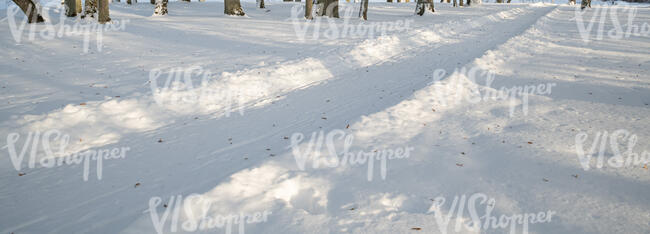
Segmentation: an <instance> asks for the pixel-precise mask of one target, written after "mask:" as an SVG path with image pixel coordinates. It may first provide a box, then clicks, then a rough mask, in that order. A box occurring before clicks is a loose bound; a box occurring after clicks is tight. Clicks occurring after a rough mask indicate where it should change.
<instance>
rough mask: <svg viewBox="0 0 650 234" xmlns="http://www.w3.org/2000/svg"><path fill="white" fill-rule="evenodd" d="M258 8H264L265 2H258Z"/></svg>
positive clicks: (261, 0) (260, 0)
mask: <svg viewBox="0 0 650 234" xmlns="http://www.w3.org/2000/svg"><path fill="white" fill-rule="evenodd" d="M257 7H259V8H264V0H257Z"/></svg>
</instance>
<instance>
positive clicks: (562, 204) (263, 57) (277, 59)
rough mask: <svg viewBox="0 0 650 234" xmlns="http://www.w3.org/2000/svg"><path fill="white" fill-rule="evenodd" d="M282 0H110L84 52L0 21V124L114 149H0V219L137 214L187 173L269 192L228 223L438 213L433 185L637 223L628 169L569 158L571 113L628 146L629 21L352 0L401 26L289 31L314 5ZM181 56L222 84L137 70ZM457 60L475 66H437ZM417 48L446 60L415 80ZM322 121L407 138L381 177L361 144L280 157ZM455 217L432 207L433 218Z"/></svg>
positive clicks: (558, 215)
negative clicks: (361, 156)
mask: <svg viewBox="0 0 650 234" xmlns="http://www.w3.org/2000/svg"><path fill="white" fill-rule="evenodd" d="M297 4H298V3H282V2H266V7H267V8H268V10H270V11H268V12H267V11H265V10H261V9H255V8H254V5H253V3H249V2H244V3H243V7H244V10H245V11H246V14H247V17H227V16H223V15H222V14H221V12H223V3H219V2H217V3H215V2H203V3H199V2H192V3H181V2H170V4H169V10H170V15H168V16H166V17H151V14H152V12H153V11H152V9H153V6H151V5H149V3H148V2H143V3H140V4H135V5H132V6H128V5H125V4H124V3H113V4H112V5H111V17H112V18H113V19H114V20H128V24H127V25H126V28H125V30H123V31H114V32H105V33H104V34H103V47H102V48H101V51H99V50H98V48H96V47H95V46H94V41H92V42H91V47H90V51H89V52H88V53H84V52H83V50H82V49H81V48H82V47H83V36H81V35H71V36H68V37H64V38H54V39H52V40H47V41H45V40H35V41H29V40H26V39H24V38H23V41H21V42H20V43H16V41H15V40H14V38H13V37H12V33H11V31H10V27H9V25H8V22H7V21H6V20H4V21H2V22H0V31H1V32H0V47H1V49H0V55H1V58H2V59H0V67H1V68H2V70H3V72H2V74H0V85H2V88H1V89H0V103H1V105H0V109H1V110H2V112H0V121H2V123H1V125H0V127H1V128H0V136H3V137H4V136H8V135H9V134H10V133H19V134H21V136H22V137H25V136H26V135H27V133H28V132H34V131H46V130H49V129H58V130H60V131H61V132H64V133H65V134H69V135H70V137H71V142H70V145H69V146H68V148H67V150H68V152H67V153H74V152H80V151H83V150H87V149H99V148H115V147H129V148H130V151H128V153H127V156H126V157H125V158H124V159H122V160H109V161H105V162H104V166H103V176H102V178H101V180H98V179H95V178H92V177H91V179H90V180H88V181H84V180H83V179H82V174H83V173H84V172H83V165H69V166H62V167H54V168H40V167H37V168H23V169H22V170H20V171H16V169H14V167H13V166H12V160H11V159H10V155H9V154H8V153H7V150H6V149H3V150H2V151H0V184H2V185H3V186H2V188H0V191H1V192H0V207H2V211H3V212H0V231H1V232H3V233H11V232H14V233H48V232H51V233H155V232H156V229H155V225H154V222H153V221H152V218H151V216H150V213H148V212H145V211H147V210H148V209H149V206H150V200H151V199H152V197H160V198H161V199H162V201H163V203H165V204H167V203H168V201H169V198H170V197H173V196H177V195H183V198H184V199H185V201H188V200H189V199H188V198H187V197H188V196H189V195H190V194H198V195H199V196H200V197H201V198H202V199H203V200H202V201H203V202H206V203H210V204H211V205H210V206H209V207H208V208H207V210H206V212H207V213H208V214H210V215H212V216H214V217H216V216H218V215H223V216H225V215H228V214H240V213H247V214H250V213H254V212H260V211H269V212H270V215H269V216H268V220H267V221H266V222H261V223H252V224H246V226H245V228H246V232H248V233H348V232H353V233H408V232H413V233H418V232H421V233H440V232H441V231H440V230H441V229H440V224H439V223H438V222H436V215H435V214H436V212H430V207H431V205H432V200H434V199H435V198H436V197H439V196H442V197H445V198H446V199H447V203H446V204H445V205H444V206H442V208H443V209H445V211H443V213H445V214H446V213H448V212H450V209H451V208H449V205H450V203H451V200H452V199H453V197H454V196H458V195H463V194H465V195H468V196H470V195H472V194H476V193H482V194H486V195H488V196H489V197H492V198H495V200H496V204H495V205H494V211H493V214H492V215H493V216H497V217H498V216H499V215H511V214H523V213H537V212H542V211H548V210H550V211H554V212H555V213H554V215H553V218H552V220H551V221H550V222H547V223H537V224H530V225H529V227H528V229H529V232H530V233H648V232H650V212H649V210H650V196H648V194H650V174H649V173H650V171H649V170H648V169H644V168H643V165H635V166H633V167H624V168H615V167H604V168H591V169H590V170H584V169H583V167H582V165H581V164H580V162H579V160H578V156H577V155H576V149H575V138H576V135H577V134H578V133H579V132H587V133H588V134H589V136H590V138H589V140H588V141H587V142H588V143H587V146H591V139H592V138H593V136H594V135H595V134H596V133H597V132H603V131H609V132H613V131H615V130H617V129H626V130H628V131H630V132H632V133H633V134H636V135H637V136H638V139H639V141H638V142H637V143H636V146H635V148H634V151H635V152H637V153H641V152H644V151H650V144H648V139H650V117H649V116H650V115H649V114H650V111H648V104H649V103H650V90H649V89H650V85H649V82H650V69H649V67H650V46H648V45H650V37H648V36H647V35H646V36H632V37H629V38H624V39H622V40H621V39H615V38H611V37H607V36H606V37H604V38H602V39H601V40H595V38H596V37H597V35H595V32H596V30H594V31H592V32H591V33H592V34H594V35H591V38H592V40H591V41H589V43H586V42H585V41H583V39H582V35H581V34H580V32H579V29H578V27H577V26H576V21H575V18H574V17H575V16H576V13H575V9H574V7H570V6H565V5H553V4H542V3H535V4H489V3H488V4H482V5H480V6H472V7H465V8H453V7H451V6H450V5H449V4H446V3H438V2H435V4H436V13H435V14H430V13H429V12H427V13H426V14H425V15H424V16H422V17H416V16H413V9H414V8H415V6H414V4H413V3H401V4H396V3H394V4H386V3H374V2H373V3H371V4H370V8H369V12H368V15H369V21H368V22H374V21H376V22H384V21H399V20H401V21H404V20H412V22H411V28H409V30H407V31H402V32H389V33H387V34H386V35H374V36H372V37H370V38H368V37H346V38H339V39H334V40H333V39H327V38H324V37H320V38H317V39H314V38H312V37H311V35H312V34H310V33H307V34H306V35H307V36H306V37H305V38H304V39H300V38H298V37H297V36H296V32H295V31H294V30H295V25H294V23H296V22H297V24H298V26H307V25H310V24H314V22H307V21H304V20H300V21H293V20H291V19H288V18H289V16H290V15H291V7H292V6H295V5H297ZM347 5H348V4H343V6H347ZM350 5H353V6H354V7H358V6H357V4H350ZM594 5H595V4H594ZM598 8H599V7H598V6H594V8H592V9H590V10H589V11H587V13H585V15H584V16H583V17H584V18H585V19H591V16H592V15H593V14H595V12H597V11H596V10H595V9H598ZM50 15H52V16H54V15H56V14H54V13H51V14H50ZM4 17H6V12H2V13H0V18H4ZM50 20H52V22H54V23H57V22H58V21H59V19H58V17H52V18H51V19H50ZM595 20H597V18H596V19H595ZM66 21H70V23H72V22H74V21H72V20H69V19H66ZM325 22H326V21H323V23H324V24H322V27H325V28H323V29H322V30H323V31H326V30H327V27H330V26H328V25H327V24H326V23H325ZM350 22H351V23H353V24H359V23H361V22H360V21H358V20H357V19H351V20H350ZM636 22H637V23H639V24H642V23H643V22H648V23H650V8H645V7H639V8H638V11H637V14H636ZM336 23H337V24H338V26H339V27H340V26H341V24H342V23H343V20H338V21H336ZM605 24H606V28H611V26H612V22H611V21H606V22H605ZM37 27H42V25H39V26H37ZM595 27H596V26H595ZM192 66H196V67H200V68H201V69H209V70H210V71H211V73H210V75H209V79H208V81H207V82H205V83H200V84H199V83H195V87H194V88H196V89H194V91H198V92H199V93H210V94H223V93H228V94H231V95H213V96H202V97H203V98H200V99H197V102H196V103H192V104H191V105H177V104H174V102H170V101H173V100H177V98H178V97H186V96H187V95H188V91H187V89H186V88H187V87H182V85H181V84H173V88H171V89H160V90H156V89H153V90H152V88H151V87H152V84H151V82H152V80H151V79H150V78H151V75H152V74H154V75H156V74H158V73H156V71H160V73H159V74H158V75H160V77H167V75H168V73H170V70H171V69H173V68H177V67H192ZM462 67H466V68H480V69H481V70H483V71H490V72H491V73H494V75H495V76H494V80H493V82H492V83H491V84H489V85H488V84H481V83H480V82H478V83H475V82H474V81H472V80H471V77H468V76H467V75H466V74H463V73H453V71H454V70H455V69H460V68H462ZM154 69H157V70H154ZM437 69H444V70H445V71H447V75H445V77H444V79H442V80H440V81H437V82H434V76H435V71H436V70H437ZM151 70H154V72H153V73H152V72H151ZM158 82H159V83H162V78H161V79H159V80H158ZM547 83H554V84H555V86H554V87H553V89H552V92H550V93H549V94H539V95H537V94H532V95H530V96H529V97H528V100H527V101H526V102H527V103H528V104H527V105H526V107H525V108H527V109H526V110H525V111H524V109H523V108H524V105H523V103H524V101H525V100H523V98H521V97H517V98H515V99H508V100H498V99H489V98H486V99H484V100H482V101H480V102H478V103H471V102H464V101H458V100H459V98H458V97H462V96H463V95H465V94H468V93H472V92H479V93H487V92H493V91H497V90H498V89H499V88H500V87H513V86H526V85H538V84H547ZM179 85H180V86H179ZM233 100H236V105H235V106H234V107H233V106H229V105H230V104H232V103H230V102H231V101H233ZM170 103H171V104H170ZM513 105H514V106H515V108H514V111H513V108H512V107H513ZM230 108H232V109H230ZM229 111H232V113H231V112H229ZM240 111H241V112H240ZM337 130H342V131H344V132H345V133H346V134H348V135H353V136H354V143H353V145H352V147H351V150H352V151H366V152H368V151H372V150H375V149H395V148H399V147H412V148H413V151H412V152H410V157H408V158H407V159H400V160H391V161H389V162H388V165H387V172H386V173H385V178H382V175H380V172H379V171H380V170H379V167H380V166H379V165H375V167H376V168H375V170H374V174H373V179H372V180H371V181H369V180H368V176H369V171H368V169H367V166H366V165H356V166H349V165H347V166H339V167H335V168H329V167H323V168H317V169H315V168H313V167H312V166H311V162H308V163H307V164H306V165H307V166H306V167H305V170H300V169H299V166H298V165H297V163H296V160H295V157H294V156H295V155H294V153H293V151H292V147H291V146H290V145H291V139H292V135H294V134H295V133H302V134H304V136H305V138H306V140H304V141H303V142H302V144H300V145H299V148H300V149H301V150H305V149H306V148H308V145H307V142H308V140H309V138H310V137H311V135H312V132H320V131H323V132H325V133H326V134H327V133H328V132H333V131H337ZM1 145H4V142H3V144H1ZM22 146H23V145H22V144H19V146H18V148H21V147H22ZM340 146H341V145H337V147H340ZM321 151H323V153H326V151H327V149H325V148H324V147H323V149H322V150H321ZM92 163H94V162H91V164H92ZM94 170H95V169H94V167H92V168H91V174H92V173H94ZM19 173H20V174H21V176H18V174H19ZM22 173H25V174H22ZM136 184H137V185H136ZM172 204H173V203H171V204H168V205H170V208H171V207H173V205H172ZM186 206H187V207H189V209H192V210H195V211H197V212H198V211H201V210H202V209H206V208H205V206H204V204H201V203H191V202H188V203H187V205H186ZM482 209H484V208H482ZM479 210H481V209H479ZM157 211H158V214H161V215H162V214H163V212H164V211H165V208H163V207H162V206H159V207H158V209H157ZM464 216H465V217H451V221H450V225H449V227H448V228H447V229H448V231H449V232H450V233H453V232H454V225H455V224H456V221H457V220H464V219H469V215H467V214H465V215H464ZM179 219H180V222H182V221H187V220H192V219H193V218H192V217H188V216H187V215H186V214H184V213H183V214H181V215H180V217H179ZM170 220H171V217H170V218H169V220H168V221H167V223H166V224H165V226H164V229H163V231H164V232H165V233H169V232H171V227H170ZM521 228H522V227H521V225H519V226H517V233H522V230H521ZM230 231H231V232H232V233H235V232H238V230H237V227H236V226H235V227H233V229H232V230H230ZM508 231H509V230H508V228H501V229H493V228H490V229H486V230H480V231H479V232H481V233H506V232H508ZM176 232H178V233H184V232H186V230H184V229H182V228H178V230H176ZM205 232H206V233H207V232H209V233H214V232H217V233H222V232H226V233H227V232H228V230H226V229H224V228H221V229H219V228H216V229H209V230H206V231H205ZM461 232H462V233H471V232H472V231H470V230H464V229H463V230H462V231H461ZM199 233H201V232H199Z"/></svg>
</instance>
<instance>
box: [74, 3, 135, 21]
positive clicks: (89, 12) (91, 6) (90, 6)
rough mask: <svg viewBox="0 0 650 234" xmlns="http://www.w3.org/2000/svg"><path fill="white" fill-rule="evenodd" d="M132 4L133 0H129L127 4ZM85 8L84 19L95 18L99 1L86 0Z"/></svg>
mask: <svg viewBox="0 0 650 234" xmlns="http://www.w3.org/2000/svg"><path fill="white" fill-rule="evenodd" d="M130 2H131V0H127V3H129V4H131V3H130ZM84 7H85V8H84V15H83V16H82V18H85V17H87V16H90V17H91V18H95V13H97V0H86V3H85V4H84Z"/></svg>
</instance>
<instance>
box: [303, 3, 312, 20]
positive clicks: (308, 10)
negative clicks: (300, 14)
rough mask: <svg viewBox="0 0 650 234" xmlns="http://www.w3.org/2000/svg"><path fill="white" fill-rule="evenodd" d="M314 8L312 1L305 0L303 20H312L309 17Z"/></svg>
mask: <svg viewBox="0 0 650 234" xmlns="http://www.w3.org/2000/svg"><path fill="white" fill-rule="evenodd" d="M313 7H314V0H306V1H305V19H308V20H310V19H313V17H312V16H311V12H312V9H313Z"/></svg>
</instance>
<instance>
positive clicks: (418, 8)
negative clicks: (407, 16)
mask: <svg viewBox="0 0 650 234" xmlns="http://www.w3.org/2000/svg"><path fill="white" fill-rule="evenodd" d="M424 7H425V6H424V0H417V2H416V4H415V14H416V15H419V16H422V15H424V9H425V8H424Z"/></svg>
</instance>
